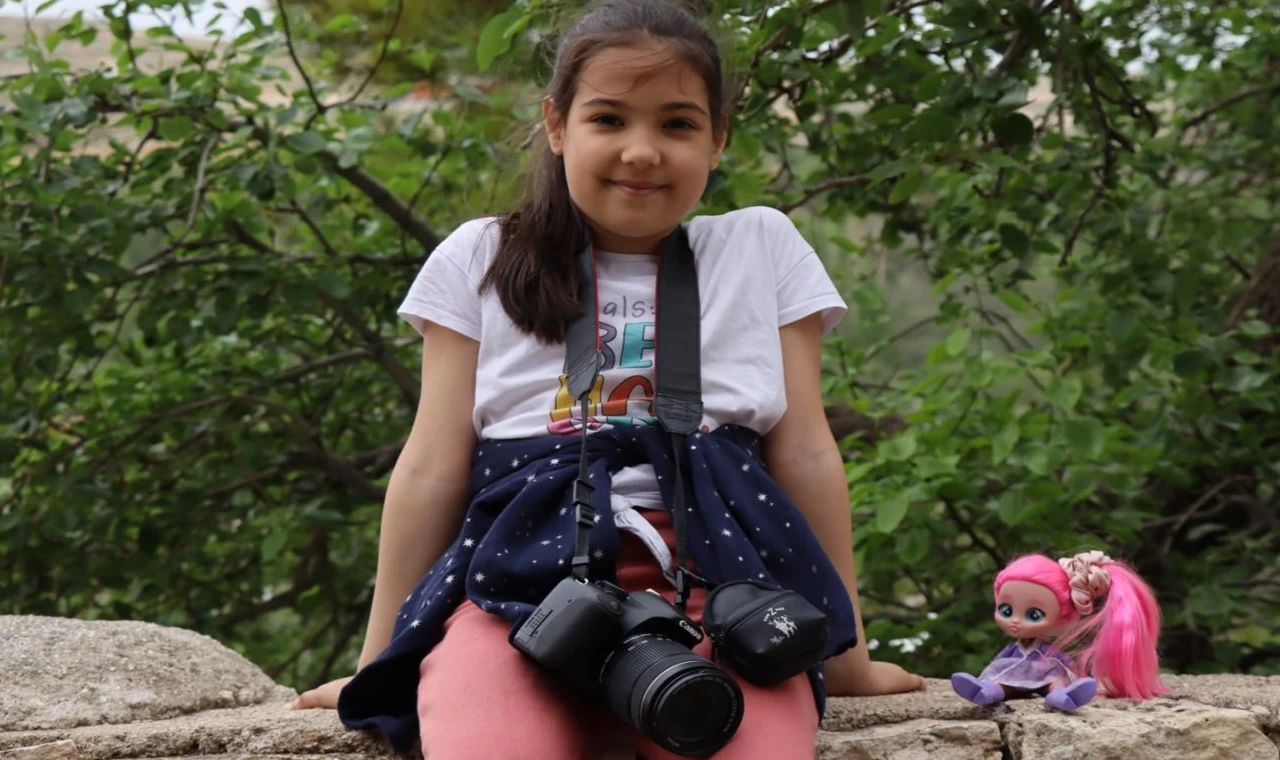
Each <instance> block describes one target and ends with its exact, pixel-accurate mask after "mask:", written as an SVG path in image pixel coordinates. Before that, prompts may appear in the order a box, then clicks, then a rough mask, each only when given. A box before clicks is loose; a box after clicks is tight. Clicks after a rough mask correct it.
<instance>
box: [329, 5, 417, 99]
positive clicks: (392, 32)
mask: <svg viewBox="0 0 1280 760" xmlns="http://www.w3.org/2000/svg"><path fill="white" fill-rule="evenodd" d="M405 2H406V0H399V1H398V2H397V3H396V15H395V18H393V19H392V20H391V28H390V29H388V30H387V36H386V37H384V38H383V39H382V51H381V52H380V53H378V60H377V61H375V62H374V64H373V68H372V69H369V73H368V75H366V76H365V78H364V81H363V82H361V83H360V86H359V87H357V88H356V91H355V92H354V93H352V94H351V97H349V98H346V99H345V100H341V101H339V102H337V103H335V104H334V107H337V106H342V105H346V104H348V103H353V102H355V100H356V99H357V98H359V97H360V95H361V93H363V92H364V90H365V88H366V87H368V86H369V83H370V82H372V81H373V78H374V77H375V76H377V74H378V69H380V68H382V63H383V62H384V61H386V60H387V51H389V50H390V49H391V40H392V39H393V38H394V37H395V36H396V29H398V28H399V27H400V17H401V16H403V15H404V6H405Z"/></svg>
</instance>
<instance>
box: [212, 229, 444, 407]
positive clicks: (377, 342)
mask: <svg viewBox="0 0 1280 760" xmlns="http://www.w3.org/2000/svg"><path fill="white" fill-rule="evenodd" d="M298 211H299V212H301V213H303V214H304V215H305V212H303V211H302V210H301V208H299V209H298ZM308 218H309V217H308ZM225 225H226V229H227V231H228V232H229V233H230V234H231V236H232V237H233V238H235V239H236V240H239V241H240V242H241V243H243V244H245V245H247V246H249V247H250V248H252V249H254V250H255V251H258V252H260V253H263V254H265V255H269V256H280V255H281V254H280V253H279V252H278V251H276V250H275V249H274V248H272V247H271V246H269V245H267V244H266V243H264V242H262V241H261V240H259V239H258V238H256V237H254V236H253V234H252V233H250V232H249V231H248V230H247V229H245V228H244V225H242V224H240V222H239V221H237V220H235V219H228V220H227V221H226V223H225ZM312 231H313V232H316V233H317V234H319V229H318V228H315V227H313V228H312ZM321 239H322V243H321V244H322V245H323V246H324V247H325V248H326V250H332V246H330V245H329V244H328V242H327V241H324V240H323V235H321ZM315 292H316V297H317V298H318V299H319V300H320V302H321V303H323V304H324V305H325V306H327V307H329V309H330V310H332V311H333V313H334V314H335V315H336V316H337V317H338V318H339V319H340V320H341V321H342V322H344V323H345V324H346V325H347V326H348V327H350V328H351V329H352V330H354V331H355V333H356V334H357V335H359V336H360V338H361V340H363V341H364V344H365V346H366V347H367V348H368V351H369V354H370V356H372V357H373V359H374V360H375V361H376V362H378V364H380V365H382V367H383V368H384V369H385V370H386V371H387V374H389V375H391V379H392V380H394V381H395V383H396V385H397V386H398V387H399V388H400V392H401V394H402V396H403V397H404V399H405V403H407V404H408V405H409V406H410V407H413V406H417V403H418V391H419V385H420V383H419V381H418V380H417V379H416V378H415V377H414V375H413V373H412V372H410V371H409V369H408V368H407V367H405V366H404V364H402V363H401V362H400V360H399V359H398V358H396V356H395V355H394V354H392V353H391V352H390V351H389V350H387V344H386V342H385V341H383V340H382V336H381V335H379V334H378V333H377V332H376V331H374V330H372V329H370V328H369V326H368V325H367V324H365V322H364V320H363V319H361V318H360V315H359V314H356V313H355V312H354V311H352V310H351V308H350V307H348V306H347V305H346V304H345V303H343V302H342V301H340V300H339V299H337V298H334V297H333V296H331V295H330V294H329V293H328V292H327V291H325V290H324V289H323V288H320V287H316V288H315Z"/></svg>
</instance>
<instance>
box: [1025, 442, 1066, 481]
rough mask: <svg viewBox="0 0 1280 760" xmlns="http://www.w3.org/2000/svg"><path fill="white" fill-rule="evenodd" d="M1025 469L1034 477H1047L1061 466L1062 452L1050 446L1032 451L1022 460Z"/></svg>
mask: <svg viewBox="0 0 1280 760" xmlns="http://www.w3.org/2000/svg"><path fill="white" fill-rule="evenodd" d="M1022 461H1023V463H1024V464H1026V466H1027V469H1028V470H1030V471H1031V472H1032V473H1034V474H1036V475H1041V476H1044V475H1049V474H1051V473H1053V472H1054V471H1056V470H1057V469H1058V468H1059V467H1061V466H1062V450H1061V449H1059V448H1057V447H1056V446H1052V445H1043V446H1039V447H1038V448H1035V449H1032V450H1031V453H1029V454H1027V455H1026V456H1025V457H1023V459H1022Z"/></svg>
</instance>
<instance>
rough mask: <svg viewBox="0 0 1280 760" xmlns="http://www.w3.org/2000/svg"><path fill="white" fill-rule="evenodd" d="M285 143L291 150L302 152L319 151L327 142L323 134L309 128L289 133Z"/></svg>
mask: <svg viewBox="0 0 1280 760" xmlns="http://www.w3.org/2000/svg"><path fill="white" fill-rule="evenodd" d="M285 143H287V144H288V146H289V147H290V148H292V149H293V150H296V151H298V152H299V153H303V154H310V153H319V152H320V151H322V150H324V149H325V148H326V147H327V146H328V144H329V142H328V141H327V140H325V139H324V135H321V134H319V133H317V132H312V131H309V130H308V131H306V132H297V133H295V134H292V135H289V136H288V137H287V138H285Z"/></svg>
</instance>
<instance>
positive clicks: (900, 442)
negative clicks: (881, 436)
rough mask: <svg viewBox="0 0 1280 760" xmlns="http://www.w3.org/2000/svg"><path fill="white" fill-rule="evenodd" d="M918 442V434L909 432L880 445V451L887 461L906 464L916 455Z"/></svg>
mask: <svg viewBox="0 0 1280 760" xmlns="http://www.w3.org/2000/svg"><path fill="white" fill-rule="evenodd" d="M917 445H918V441H916V434H915V433H913V432H911V431H907V432H905V433H901V434H899V435H896V436H894V437H893V438H890V439H889V440H887V441H885V442H883V443H881V444H880V451H881V453H882V455H883V456H884V458H885V459H888V460H890V461H894V462H904V461H906V460H908V459H910V458H911V455H912V454H915V453H916V448H917Z"/></svg>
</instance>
